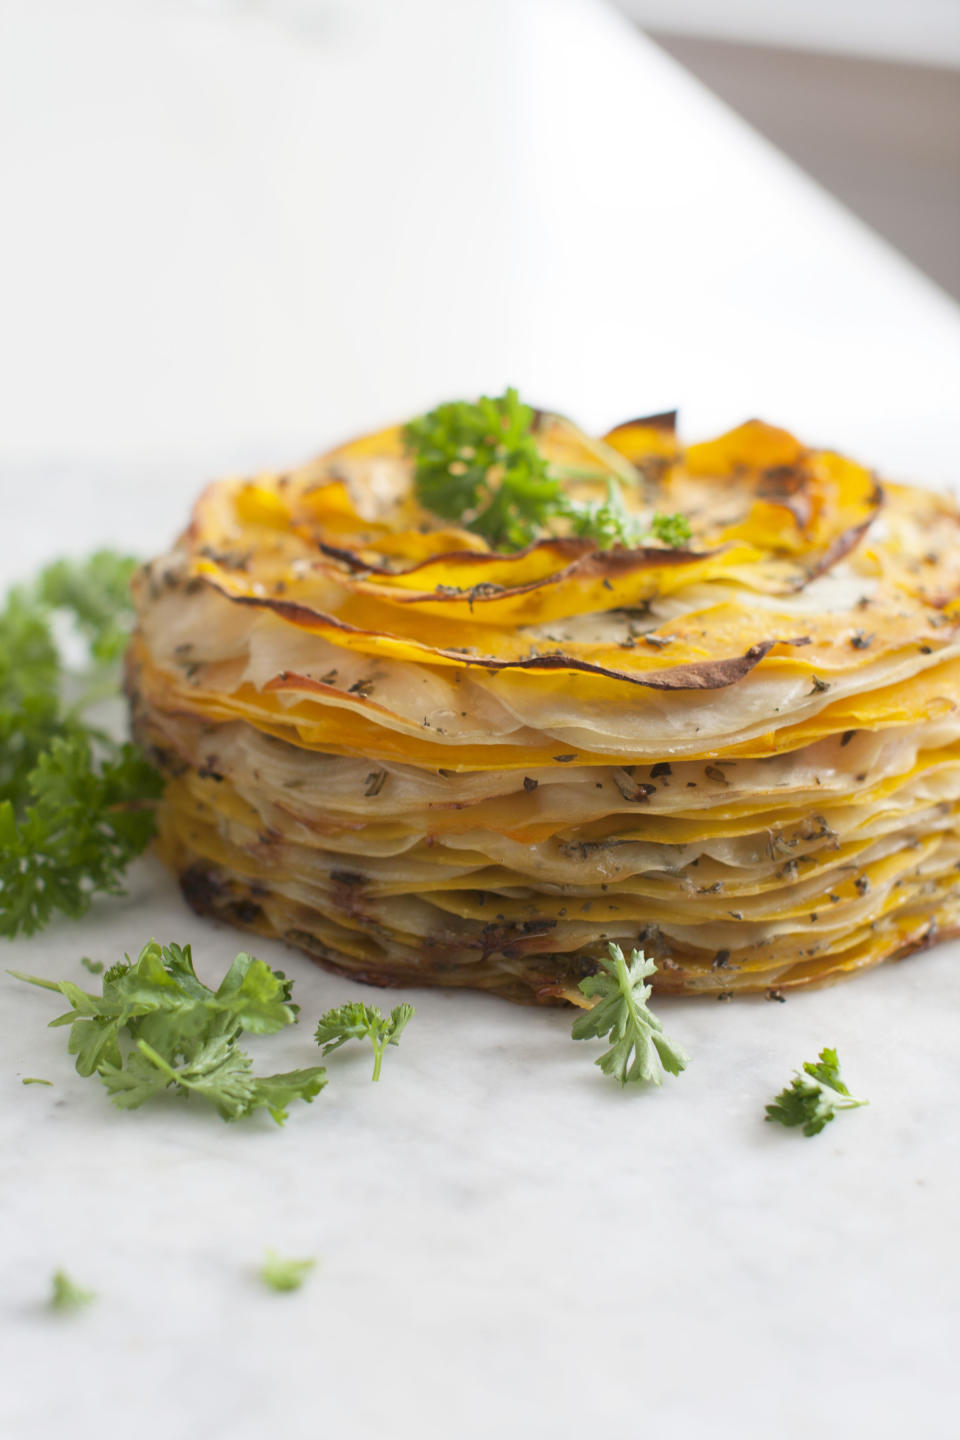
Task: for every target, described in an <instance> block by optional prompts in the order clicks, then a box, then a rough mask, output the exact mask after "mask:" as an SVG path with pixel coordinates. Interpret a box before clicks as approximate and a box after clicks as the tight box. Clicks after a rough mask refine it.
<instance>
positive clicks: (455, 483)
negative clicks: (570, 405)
mask: <svg viewBox="0 0 960 1440" xmlns="http://www.w3.org/2000/svg"><path fill="white" fill-rule="evenodd" d="M535 418H536V416H535V412H534V410H533V409H532V408H531V407H530V406H529V405H525V404H524V403H523V401H522V400H521V399H520V397H519V395H518V394H517V392H516V390H515V389H513V388H512V387H511V388H509V389H508V390H506V391H505V392H504V394H503V395H501V396H499V397H496V398H494V397H491V396H489V395H481V396H480V398H479V400H477V401H469V400H453V401H449V402H447V403H446V404H444V405H438V406H437V407H436V408H435V409H434V410H431V411H430V412H429V413H428V414H426V415H421V416H418V417H417V419H415V420H411V421H410V423H409V424H408V425H407V426H406V427H405V429H404V432H403V433H404V443H405V445H406V448H407V450H408V452H409V454H410V455H412V457H413V465H414V470H413V474H414V490H415V492H416V496H417V499H418V500H419V502H420V504H421V505H422V506H423V507H424V509H425V510H431V511H432V512H433V513H434V514H435V515H439V516H441V517H442V518H443V519H446V520H456V521H458V522H459V523H460V524H462V525H464V526H465V527H466V528H467V529H468V530H473V531H474V532H475V533H476V534H478V535H482V536H483V537H484V539H485V540H486V541H487V542H488V543H489V544H490V545H491V546H492V547H493V548H494V549H497V550H501V551H503V550H506V551H509V550H520V549H522V548H523V547H524V546H525V545H530V544H532V542H533V541H534V540H537V539H538V538H539V537H540V536H541V534H542V533H543V530H544V527H545V526H546V525H548V524H549V522H550V521H551V520H552V519H555V518H559V519H565V520H568V521H569V522H570V526H571V529H572V531H573V533H574V534H575V535H578V536H581V537H583V538H585V539H589V540H594V541H596V544H597V545H598V547H599V548H600V549H607V548H609V547H610V546H611V545H625V546H636V545H640V544H642V543H643V541H644V540H648V539H656V540H660V541H661V542H662V543H663V544H666V545H672V546H679V545H682V544H683V543H684V542H685V541H686V540H689V538H690V533H691V532H690V526H689V523H688V522H687V520H686V519H685V517H684V516H682V515H654V517H653V520H652V522H651V525H650V527H649V529H645V528H644V526H643V525H641V524H640V522H639V521H638V520H637V518H636V517H635V516H633V515H631V514H630V512H629V511H628V510H627V508H626V506H625V505H624V503H623V495H622V491H621V489H620V485H619V483H618V481H617V480H616V479H614V478H613V477H612V476H608V477H606V478H607V498H606V499H605V500H603V501H577V500H574V499H573V498H572V496H570V495H569V494H568V493H567V491H566V490H565V488H564V483H563V481H564V475H563V472H562V470H561V471H560V472H559V473H555V471H554V470H553V469H551V467H550V465H549V464H548V462H547V460H546V458H545V457H544V456H543V454H542V453H541V451H540V449H539V447H538V445H537V440H536V436H535V434H534V421H535Z"/></svg>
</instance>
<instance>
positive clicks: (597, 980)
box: [570, 941, 689, 1085]
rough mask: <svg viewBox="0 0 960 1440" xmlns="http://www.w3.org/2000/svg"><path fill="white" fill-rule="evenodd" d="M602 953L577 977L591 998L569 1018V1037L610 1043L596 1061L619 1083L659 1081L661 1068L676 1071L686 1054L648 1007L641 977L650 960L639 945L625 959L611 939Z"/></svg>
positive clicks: (648, 969)
mask: <svg viewBox="0 0 960 1440" xmlns="http://www.w3.org/2000/svg"><path fill="white" fill-rule="evenodd" d="M607 951H608V954H607V955H601V956H600V957H599V964H600V965H601V967H602V969H601V970H600V972H599V973H598V974H596V975H588V976H587V978H586V979H585V980H581V981H580V989H581V990H582V991H583V993H584V995H586V996H588V997H593V996H596V997H597V1003H596V1004H595V1005H594V1006H593V1007H592V1008H591V1009H590V1010H587V1011H585V1012H584V1013H583V1014H582V1015H578V1016H577V1018H576V1020H574V1022H573V1026H572V1028H571V1032H570V1033H571V1035H572V1036H573V1038H574V1040H590V1039H593V1038H594V1037H603V1036H606V1037H607V1038H608V1039H610V1040H611V1041H612V1042H613V1043H612V1044H611V1046H610V1049H609V1050H607V1051H605V1052H604V1053H603V1054H602V1055H601V1056H599V1058H598V1059H597V1060H596V1062H595V1063H596V1064H597V1065H599V1066H600V1069H601V1070H602V1071H603V1073H604V1075H612V1076H613V1078H614V1079H615V1080H616V1081H617V1082H618V1084H620V1085H626V1084H628V1083H636V1084H649V1083H653V1084H654V1085H659V1084H661V1081H662V1074H663V1071H664V1070H666V1071H667V1072H668V1073H669V1074H671V1075H679V1074H680V1071H681V1070H685V1069H686V1068H687V1063H688V1060H689V1057H688V1056H687V1055H686V1053H685V1052H684V1051H683V1050H682V1049H681V1047H680V1046H679V1045H677V1044H676V1043H675V1042H674V1041H672V1040H670V1039H668V1038H667V1036H666V1035H664V1033H663V1024H662V1022H661V1021H660V1020H659V1019H658V1018H657V1016H656V1015H654V1014H653V1012H652V1011H651V1010H650V1009H649V1008H648V1006H647V1001H648V999H649V998H650V995H651V993H652V992H651V987H650V986H649V985H647V984H645V983H644V982H645V981H646V979H647V978H648V976H650V975H652V974H654V972H655V971H656V968H657V967H656V965H655V964H654V962H653V961H652V960H648V959H647V957H646V956H645V955H644V953H643V951H642V950H634V951H633V952H632V954H631V956H630V961H629V963H628V962H627V961H626V959H625V958H624V954H623V951H622V950H621V948H620V946H619V945H615V944H614V943H613V942H612V941H611V942H610V943H609V944H608V946H607Z"/></svg>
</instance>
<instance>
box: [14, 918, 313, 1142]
mask: <svg viewBox="0 0 960 1440" xmlns="http://www.w3.org/2000/svg"><path fill="white" fill-rule="evenodd" d="M11 974H13V975H15V976H16V978H17V979H18V980H25V981H27V982H28V983H29V984H31V985H39V986H41V987H42V988H43V989H45V990H55V991H58V992H59V993H60V994H61V995H63V996H64V998H65V999H66V1000H67V1001H69V1003H70V1006H71V1009H70V1010H68V1011H67V1013H66V1014H65V1015H60V1016H59V1017H58V1018H57V1019H56V1020H52V1021H51V1022H50V1023H51V1025H55V1026H56V1025H69V1026H70V1042H69V1045H68V1049H69V1051H70V1054H71V1055H75V1056H76V1057H77V1070H78V1071H79V1073H80V1074H81V1075H98V1076H99V1077H100V1079H101V1081H102V1082H103V1084H104V1085H105V1086H106V1088H107V1090H108V1091H109V1092H110V1096H111V1098H112V1099H113V1102H114V1104H115V1105H119V1106H120V1107H121V1108H122V1109H124V1110H135V1109H136V1108H137V1107H138V1106H140V1105H143V1104H144V1103H145V1102H146V1101H147V1100H152V1099H154V1098H155V1097H156V1096H157V1095H160V1094H162V1093H163V1092H164V1091H165V1090H167V1089H169V1088H171V1087H172V1088H173V1090H174V1091H175V1092H176V1093H177V1094H180V1095H189V1094H194V1095H197V1096H199V1097H201V1098H203V1099H205V1100H209V1101H210V1103H211V1104H212V1105H214V1106H215V1107H216V1109H217V1111H218V1113H219V1114H220V1115H221V1116H222V1117H223V1119H224V1120H237V1119H239V1118H240V1117H241V1116H243V1115H249V1114H251V1113H252V1112H253V1111H254V1110H257V1109H260V1108H261V1107H262V1108H265V1109H267V1110H269V1112H270V1114H271V1115H272V1116H273V1118H274V1120H276V1122H277V1124H278V1125H282V1124H283V1122H284V1120H285V1119H286V1118H287V1106H288V1105H289V1104H290V1103H291V1102H292V1101H293V1100H306V1101H308V1102H309V1101H312V1100H313V1098H314V1096H316V1095H318V1094H319V1093H320V1091H321V1090H322V1089H323V1087H324V1085H325V1084H326V1083H327V1082H326V1071H325V1070H324V1069H323V1068H322V1066H311V1067H310V1068H308V1069H305V1070H291V1071H288V1072H286V1073H285V1074H282V1075H265V1076H260V1075H254V1073H253V1062H252V1061H251V1059H250V1056H249V1055H248V1054H247V1053H246V1051H245V1050H241V1048H240V1046H239V1045H238V1043H237V1041H238V1040H239V1038H240V1035H241V1034H242V1033H243V1032H244V1031H246V1032H248V1033H250V1034H258V1035H270V1034H273V1033H274V1032H276V1031H278V1030H282V1029H284V1027H285V1026H287V1025H292V1024H293V1023H294V1022H295V1021H296V1018H297V1010H298V1007H297V1006H296V1005H294V1004H293V1003H292V1001H291V999H290V992H291V989H292V981H290V980H287V978H286V977H285V976H284V974H283V972H282V971H280V970H271V969H270V967H269V965H266V964H265V963H264V962H263V961H262V960H255V959H254V958H253V956H251V955H247V954H241V955H238V956H237V958H236V959H235V960H234V962H233V964H232V965H231V966H230V969H229V970H228V971H227V973H226V975H225V976H224V978H223V980H222V981H221V982H220V985H219V987H218V988H217V989H216V990H211V989H210V988H209V987H208V986H207V985H204V984H203V982H202V981H201V980H200V979H199V978H198V976H197V973H196V971H195V970H194V967H193V958H192V956H191V953H190V946H189V945H184V946H182V947H181V946H180V945H164V946H162V947H161V946H160V945H158V944H157V942H156V941H155V940H151V941H150V942H149V944H147V945H145V946H144V947H143V949H142V950H141V952H140V954H139V956H138V958H137V959H136V961H134V962H131V961H130V960H129V958H128V959H127V960H126V961H125V962H121V963H120V964H118V965H114V966H112V967H111V968H110V969H109V970H108V971H107V972H106V973H105V975H104V977H103V993H102V994H101V995H92V994H89V993H88V992H87V991H85V990H81V989H80V987H79V986H78V985H74V984H73V982H72V981H70V980H60V981H54V980H40V979H37V978H36V977H35V976H33V975H22V974H20V973H18V972H17V971H11Z"/></svg>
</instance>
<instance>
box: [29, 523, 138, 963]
mask: <svg viewBox="0 0 960 1440" xmlns="http://www.w3.org/2000/svg"><path fill="white" fill-rule="evenodd" d="M135 566H136V562H135V561H134V560H132V559H131V558H129V557H127V556H121V555H115V554H114V553H113V552H112V551H106V550H102V551H99V552H98V553H97V554H96V555H94V556H92V557H91V558H90V559H89V560H88V561H86V562H73V561H63V560H62V561H58V562H57V563H56V564H54V565H51V566H48V567H47V569H46V570H44V571H42V572H41V574H40V576H39V578H38V580H37V581H36V583H35V584H34V585H33V586H22V587H19V588H17V589H14V590H13V591H11V592H10V595H9V596H8V598H7V601H6V604H5V605H4V606H3V608H2V609H0V936H8V937H12V936H15V935H19V934H23V935H32V934H33V933H34V932H35V931H37V930H41V929H43V927H44V926H45V925H46V924H47V923H48V922H49V921H50V920H51V919H52V917H53V915H54V913H55V912H57V911H60V912H61V913H63V914H66V915H69V916H71V917H72V918H78V917H79V916H80V915H82V914H84V912H85V911H86V910H87V909H88V907H89V905H90V901H91V899H92V897H93V895H94V894H96V893H97V892H101V893H106V894H118V893H120V892H121V891H122V877H123V873H124V871H125V870H126V868H127V866H128V865H129V863H130V861H131V860H132V859H133V858H134V857H135V856H136V855H139V854H140V853H141V852H142V851H143V850H144V849H146V847H147V845H148V844H149V842H150V840H151V838H152V836H153V833H154V817H153V808H152V803H153V801H154V800H156V799H157V797H158V796H159V795H160V792H161V790H162V781H161V779H160V777H159V775H158V774H157V772H156V771H155V770H153V769H152V768H151V766H149V765H148V764H147V763H146V761H145V760H144V759H143V757H142V756H141V754H140V752H139V751H138V750H137V749H136V748H135V747H134V746H133V745H127V744H121V743H119V742H117V741H115V740H113V739H112V738H111V737H110V736H109V735H107V734H105V733H104V732H103V731H102V730H100V729H98V728H97V727H95V726H93V725H91V724H90V723H89V722H88V721H87V720H86V719H85V712H86V710H87V707H88V705H89V704H90V703H92V702H93V701H95V700H98V699H103V698H105V696H107V695H109V694H111V693H113V694H116V693H118V692H119V676H118V674H117V669H116V663H115V662H116V660H117V659H118V657H119V655H120V653H121V651H122V648H123V646H124V644H125V643H126V638H127V635H128V633H129V629H130V625H131V624H132V617H133V607H132V605H131V602H130V596H129V590H128V587H129V580H130V576H131V574H132V572H133V570H134V568H135ZM56 611H65V612H67V613H68V614H70V615H71V616H72V617H73V620H74V622H75V625H76V628H77V630H78V631H79V632H80V634H81V635H82V636H83V637H84V639H85V640H86V642H87V645H88V650H89V657H90V660H91V663H92V670H91V671H89V672H88V673H87V674H85V675H84V676H71V675H69V674H68V673H67V672H66V671H65V669H64V667H63V665H62V662H61V658H60V653H59V650H58V648H57V645H56V643H55V639H54V632H53V628H52V620H53V616H54V613H55V612H56ZM78 684H79V686H80V688H81V690H82V691H84V692H85V693H83V694H82V695H81V698H79V699H78V700H75V701H73V702H71V701H70V700H69V698H68V694H67V692H68V691H69V689H70V688H71V686H73V688H77V686H78Z"/></svg>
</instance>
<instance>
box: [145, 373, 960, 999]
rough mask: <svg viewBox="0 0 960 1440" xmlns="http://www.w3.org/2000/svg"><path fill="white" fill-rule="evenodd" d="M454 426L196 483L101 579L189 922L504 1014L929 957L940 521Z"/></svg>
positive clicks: (937, 891)
mask: <svg viewBox="0 0 960 1440" xmlns="http://www.w3.org/2000/svg"><path fill="white" fill-rule="evenodd" d="M508 401H509V402H510V404H512V405H513V407H514V408H513V411H512V412H511V414H510V415H509V416H508V414H507V402H508ZM480 404H481V405H482V406H484V407H485V408H484V409H483V410H481V409H479V408H478V407H477V406H468V405H463V406H461V407H459V409H460V410H462V412H463V414H461V415H460V416H459V419H458V418H457V416H456V414H455V413H454V412H456V411H457V409H458V407H457V406H455V405H453V406H446V407H440V409H439V410H438V411H436V412H432V415H431V416H427V417H422V418H421V419H420V420H419V421H417V422H414V423H412V424H411V425H410V426H408V427H406V428H395V429H390V430H386V431H384V432H382V433H380V434H375V435H372V436H370V437H368V438H364V439H362V440H358V441H355V442H353V443H351V444H348V445H345V446H343V447H342V448H340V449H337V450H333V451H331V452H330V453H329V454H327V455H324V456H322V457H321V458H320V459H318V460H315V461H313V462H312V463H310V464H309V465H306V466H305V467H304V468H303V469H300V470H295V471H291V472H289V473H283V474H263V475H257V476H256V477H254V478H252V479H242V480H226V481H222V482H220V483H217V484H214V485H212V486H211V487H210V488H209V489H208V490H207V491H206V492H205V493H204V494H203V495H202V496H201V498H200V500H199V502H198V504H197V506H196V509H195V512H194V515H193V519H192V522H191V524H190V527H189V529H188V530H187V531H186V532H185V534H184V535H183V536H182V537H181V539H180V540H179V541H178V543H177V544H176V546H175V547H174V549H173V550H172V551H171V552H170V553H169V554H167V555H164V556H163V557H162V558H160V559H157V560H155V561H153V562H152V563H151V564H149V565H147V566H146V567H145V568H144V569H143V570H142V571H141V572H140V574H139V576H138V577H137V580H136V581H135V593H136V600H137V605H138V613H139V623H138V628H137V631H136V635H135V637H134V641H133V644H132V646H131V649H130V653H129V657H128V687H129V692H130V695H131V699H132V704H133V711H134V723H135V732H136V735H137V737H138V739H139V740H140V742H141V743H142V744H143V745H144V746H145V747H146V748H147V751H148V753H149V754H150V755H151V756H152V758H153V759H154V760H155V761H156V762H157V763H158V764H159V765H160V767H161V768H162V770H163V771H164V772H165V774H166V775H167V776H168V777H169V783H168V785H167V788H166V796H165V800H164V802H163V806H162V811H161V816H160V847H161V854H162V856H163V857H164V859H165V860H166V862H167V863H168V864H169V865H170V866H171V867H172V868H173V869H174V870H175V871H176V872H177V873H178V874H179V877H180V881H181V884H182V886H183V890H184V893H185V895H186V897H187V899H188V900H189V902H190V903H191V904H192V905H193V906H194V908H195V909H197V910H198V911H201V912H203V913H208V914H211V915H215V916H219V917H222V918H225V919H227V920H229V921H231V922H233V923H236V924H239V925H242V926H245V927H247V928H249V929H252V930H255V931H257V932H259V933H261V934H264V935H275V936H281V937H283V938H284V939H285V940H287V941H288V942H290V943H291V944H292V945H295V946H299V947H300V948H302V949H303V950H305V951H306V952H307V953H308V954H309V955H310V956H312V957H315V958H316V959H317V960H320V961H322V962H323V963H324V964H325V965H327V966H330V967H331V968H333V969H336V970H338V971H340V972H342V973H344V974H349V975H352V976H354V977H356V978H357V979H361V980H366V981H370V982H373V983H375V984H404V985H416V984H437V985H459V986H471V987H475V988H479V989H484V990H489V991H493V992H495V993H497V994H500V995H504V996H508V997H510V998H511V999H514V1000H526V1001H548V1000H554V1001H555V1000H556V999H557V998H558V997H566V998H575V997H577V996H578V994H579V992H577V990H576V986H577V983H578V981H579V980H580V979H581V978H583V977H584V976H585V975H587V974H589V973H590V972H591V971H593V970H595V969H596V968H597V957H598V955H600V954H602V953H605V952H606V944H607V942H608V941H610V940H613V941H616V942H618V943H619V944H620V945H622V946H624V947H630V946H635V945H636V946H640V947H642V948H643V949H644V950H645V952H646V953H647V955H648V956H651V957H652V958H653V959H655V961H656V964H657V966H658V973H657V975H656V979H655V982H654V983H655V985H656V987H657V988H658V989H659V990H660V991H665V992H696V993H714V994H719V995H721V996H727V995H730V994H733V993H735V992H745V991H770V992H772V993H774V994H779V992H781V991H784V990H786V989H788V988H792V987H796V986H801V985H805V984H809V983H812V982H820V981H824V980H828V979H832V978H835V977H839V976H840V975H841V974H844V973H847V972H852V971H856V970H860V969H863V968H865V967H867V966H870V965H874V964H877V963H878V962H880V961H882V960H886V959H889V958H891V957H897V956H902V955H904V954H906V953H907V952H908V951H910V950H914V949H916V948H918V947H920V946H923V945H926V944H928V943H929V942H930V941H931V940H932V939H933V937H934V936H935V935H936V934H937V933H938V932H939V933H941V934H942V933H944V932H947V931H952V930H955V929H957V928H958V926H960V893H958V889H957V886H958V876H957V871H958V869H960V820H958V802H960V710H958V705H957V701H958V699H960V634H958V627H960V618H958V610H960V599H958V597H960V543H958V539H960V537H958V522H960V516H958V512H957V510H956V509H955V508H954V507H953V505H951V504H950V503H949V502H948V501H947V500H945V499H943V498H941V497H939V496H936V495H933V494H929V493H927V492H924V491H920V490H916V489H911V488H906V487H903V486H899V485H888V484H884V485H882V486H881V484H880V483H878V481H877V479H876V477H875V475H874V474H873V473H871V472H870V471H868V470H866V469H864V468H863V467H861V466H860V465H857V464H855V463H854V462H852V461H851V460H848V459H845V458H844V457H843V456H841V455H838V454H835V453H833V452H830V451H823V450H811V449H808V448H806V447H805V446H804V445H802V444H801V443H800V442H799V441H797V440H795V439H794V438H793V437H792V436H791V435H790V434H788V433H787V432H786V431H784V430H780V429H775V428H773V427H771V426H769V425H766V424H762V423H760V422H758V421H751V422H749V423H748V424H745V425H743V426H741V427H740V428H739V429H736V430H733V431H731V432H730V433H729V434H726V435H723V436H721V437H720V438H719V439H717V440H713V441H711V442H709V443H707V444H700V445H693V446H690V447H689V448H687V449H682V448H681V447H680V445H679V444H678V441H677V439H676V436H675V432H674V426H673V423H672V417H670V416H657V417H653V418H650V419H645V420H637V421H632V422H630V423H628V424H625V425H621V426H619V427H618V428H617V429H615V430H612V431H611V432H610V433H609V434H608V435H606V436H604V438H603V439H602V440H595V439H592V438H590V437H588V436H587V435H585V434H584V433H583V432H582V431H580V430H579V429H577V428H576V427H575V426H574V425H572V424H571V423H570V422H569V421H567V420H565V419H562V418H560V417H558V416H555V415H551V414H547V413H543V412H535V411H532V410H527V409H526V408H525V407H522V406H519V402H517V401H516V396H515V395H514V394H513V393H512V392H508V394H507V396H505V397H503V399H502V400H501V401H496V402H492V401H483V402H480ZM518 407H519V408H518ZM437 417H441V418H442V420H443V423H440V421H439V420H437ZM471 417H472V418H471ZM491 417H492V418H491ZM500 417H502V427H503V430H502V433H500V429H499V427H500V426H501V418H500ZM518 417H519V418H518ZM454 421H456V423H453V422H454ZM471 425H473V427H474V431H475V432H476V433H475V434H473V432H471ZM431 426H432V428H431ZM508 432H509V433H508ZM480 457H486V458H485V459H484V460H483V465H482V467H481V468H478V467H480ZM524 466H526V467H527V468H526V469H524ZM531 467H532V468H531ZM445 477H446V481H447V482H449V490H448V492H445V491H444V483H445ZM510 487H513V488H510ZM538 487H539V489H538ZM561 490H562V494H563V496H564V497H566V499H565V500H564V502H563V505H558V504H557V503H555V502H556V496H557V495H558V494H559V493H561ZM445 494H446V499H444V495H445ZM551 496H552V497H553V498H552V499H551V498H550V497H551ZM544 497H546V499H545V498H544ZM427 499H429V501H430V504H431V506H432V508H427V504H426V500H427ZM564 505H565V506H566V508H565V509H564ZM538 506H539V507H540V508H539V510H538ZM495 512H496V514H497V517H498V521H497V524H498V527H499V528H498V530H497V531H496V532H493V531H491V529H490V526H489V525H487V526H486V527H485V524H484V517H485V516H486V517H487V519H488V520H489V519H490V517H491V516H493V515H494V513H495ZM445 514H446V516H447V517H448V518H444V516H445ZM451 514H452V515H453V516H454V517H455V518H454V519H451V518H449V517H450V516H451ZM610 515H613V516H614V522H613V523H612V525H607V524H605V523H604V517H607V518H609V516H610ZM538 516H539V519H538ZM578 516H579V517H580V519H579V520H578V518H577V517H578ZM583 516H586V517H587V522H586V523H582V517H583ZM505 517H506V523H505ZM590 517H592V518H593V521H596V522H597V523H595V524H594V523H592V521H591V518H590ZM664 519H667V520H668V521H669V522H670V523H668V524H667V525H664V524H663V523H662V522H663V521H664ZM514 522H516V523H514ZM485 528H486V532H487V533H486V534H485ZM591 532H592V533H591ZM489 534H498V535H500V536H501V537H502V536H504V535H508V536H509V537H511V538H509V540H504V539H502V538H501V539H500V540H499V541H498V543H497V544H494V543H492V541H491V539H490V538H488V535H489ZM531 537H532V538H531ZM618 537H619V538H618ZM658 537H665V538H658ZM523 541H525V542H526V543H522V547H521V548H518V546H520V544H521V542H523Z"/></svg>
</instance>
